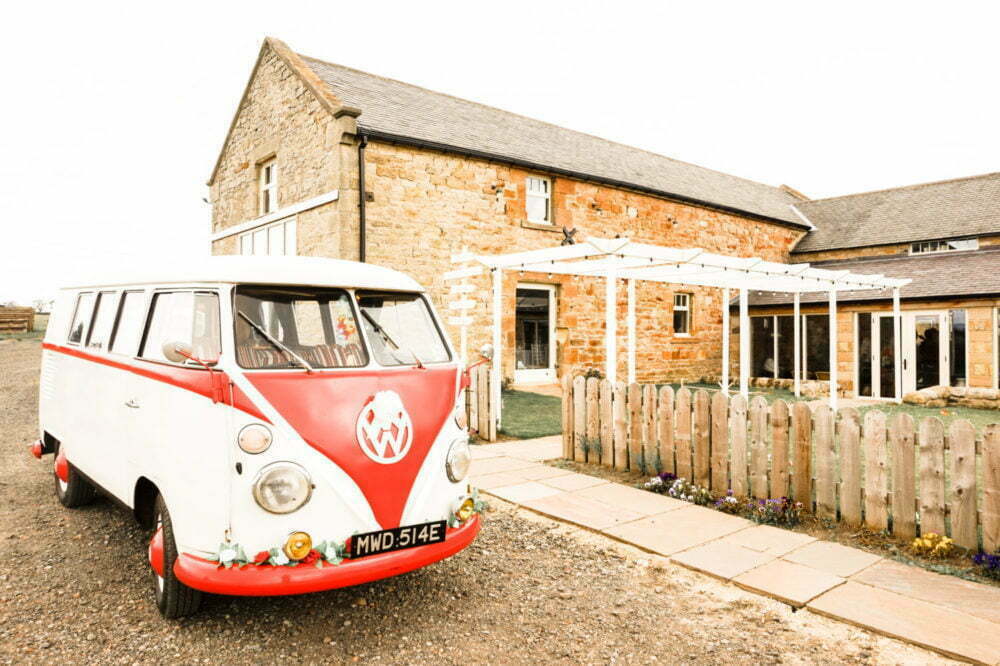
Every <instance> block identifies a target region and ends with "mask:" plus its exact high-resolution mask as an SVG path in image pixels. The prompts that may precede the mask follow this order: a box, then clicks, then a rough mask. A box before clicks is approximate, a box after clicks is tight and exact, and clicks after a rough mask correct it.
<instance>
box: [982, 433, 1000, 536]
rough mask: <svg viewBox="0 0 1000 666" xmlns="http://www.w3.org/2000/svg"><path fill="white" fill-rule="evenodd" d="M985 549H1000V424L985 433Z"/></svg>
mask: <svg viewBox="0 0 1000 666" xmlns="http://www.w3.org/2000/svg"><path fill="white" fill-rule="evenodd" d="M983 550H985V551H986V552H988V553H995V552H996V551H997V550H1000V424H998V423H994V424H991V425H988V426H986V432H985V433H984V434H983Z"/></svg>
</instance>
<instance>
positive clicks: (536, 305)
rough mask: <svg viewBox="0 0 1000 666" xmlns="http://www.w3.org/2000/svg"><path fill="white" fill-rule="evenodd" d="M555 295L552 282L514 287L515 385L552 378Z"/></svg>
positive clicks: (545, 381) (553, 366)
mask: <svg viewBox="0 0 1000 666" xmlns="http://www.w3.org/2000/svg"><path fill="white" fill-rule="evenodd" d="M555 295H556V289H555V286H553V285H525V284H521V285H518V287H517V305H516V310H515V323H514V326H515V358H516V363H517V365H516V367H515V369H514V381H515V382H517V383H519V384H545V383H550V382H555V381H556V346H555V320H556V298H555Z"/></svg>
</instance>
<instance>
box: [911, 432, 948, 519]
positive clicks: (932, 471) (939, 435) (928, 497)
mask: <svg viewBox="0 0 1000 666" xmlns="http://www.w3.org/2000/svg"><path fill="white" fill-rule="evenodd" d="M917 444H918V450H919V453H920V533H921V534H928V533H930V532H933V533H934V534H941V535H943V534H944V533H945V524H944V424H943V423H941V419H939V418H937V417H935V416H925V417H924V418H923V419H921V420H920V429H919V431H918V432H917Z"/></svg>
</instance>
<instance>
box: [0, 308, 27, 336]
mask: <svg viewBox="0 0 1000 666" xmlns="http://www.w3.org/2000/svg"><path fill="white" fill-rule="evenodd" d="M33 330H35V310H34V308H20V307H0V333H30V332H31V331H33Z"/></svg>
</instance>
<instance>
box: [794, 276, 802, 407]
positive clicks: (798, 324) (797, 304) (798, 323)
mask: <svg viewBox="0 0 1000 666" xmlns="http://www.w3.org/2000/svg"><path fill="white" fill-rule="evenodd" d="M793 303H794V304H793V306H792V316H793V318H794V320H795V321H794V322H793V323H792V328H793V330H794V331H795V333H794V334H793V337H794V338H795V361H794V362H793V367H794V368H795V397H796V398H799V397H801V396H802V314H801V310H802V294H800V293H799V292H795V297H794V301H793Z"/></svg>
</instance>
